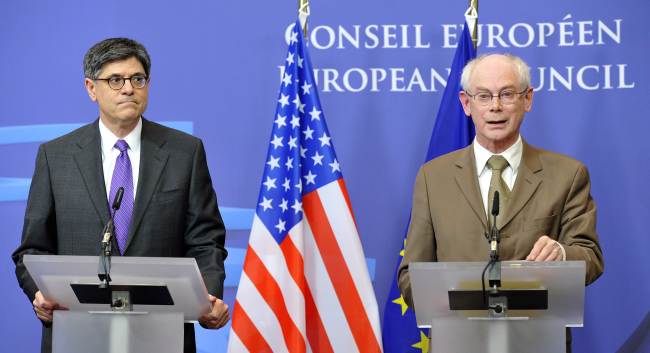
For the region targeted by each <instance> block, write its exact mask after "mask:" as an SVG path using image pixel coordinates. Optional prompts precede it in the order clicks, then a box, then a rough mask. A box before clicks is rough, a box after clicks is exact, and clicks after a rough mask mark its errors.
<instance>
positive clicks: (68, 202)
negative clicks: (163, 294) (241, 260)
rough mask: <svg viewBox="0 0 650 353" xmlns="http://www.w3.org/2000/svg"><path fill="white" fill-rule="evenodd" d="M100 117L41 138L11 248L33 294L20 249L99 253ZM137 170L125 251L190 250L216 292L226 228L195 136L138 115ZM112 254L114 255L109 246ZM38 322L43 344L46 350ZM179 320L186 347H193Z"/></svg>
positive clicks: (105, 206) (103, 203) (102, 202)
mask: <svg viewBox="0 0 650 353" xmlns="http://www.w3.org/2000/svg"><path fill="white" fill-rule="evenodd" d="M100 140H101V138H100V134H99V126H98V121H95V122H94V123H92V124H89V125H86V126H83V127H81V128H79V129H77V130H75V131H73V132H71V133H69V134H67V135H65V136H62V137H60V138H57V139H55V140H53V141H50V142H47V143H45V144H43V145H41V146H40V148H39V151H38V156H37V158H36V168H35V171H34V177H33V179H32V184H31V187H30V191H29V198H28V201H27V210H26V212H25V223H24V227H23V235H22V242H21V244H20V246H19V247H18V249H16V251H15V252H14V253H13V255H12V258H13V260H14V262H15V263H16V276H17V277H18V282H19V284H20V286H21V288H22V289H23V291H24V292H25V294H26V295H27V296H28V297H29V299H30V300H33V299H34V295H35V293H36V291H38V288H37V287H36V285H35V284H34V281H33V280H32V278H31V277H30V275H29V273H28V271H27V269H26V268H25V266H24V264H23V262H22V258H23V255H25V254H59V255H98V254H99V252H100V238H101V232H102V228H103V226H104V224H106V222H107V221H108V219H109V203H108V200H107V198H106V187H105V183H104V174H103V170H102V159H101V146H100V144H101V141H100ZM141 141H142V142H141V151H140V171H139V173H140V174H139V179H138V186H137V194H136V199H135V203H134V207H133V216H132V219H131V225H130V228H129V237H128V242H127V245H126V248H125V251H124V256H161V257H193V258H195V259H196V262H197V263H198V266H199V269H200V271H201V273H202V275H203V280H204V282H205V285H206V287H207V289H208V292H209V293H210V294H212V295H214V296H217V297H219V298H221V297H222V296H223V281H224V279H225V272H224V265H223V263H224V259H225V258H226V255H227V253H226V250H225V247H224V242H225V228H224V224H223V221H222V219H221V215H220V214H219V210H218V208H217V198H216V195H215V192H214V189H213V187H212V182H211V179H210V174H209V171H208V166H207V162H206V158H205V150H204V148H203V144H202V142H201V140H199V139H198V138H196V137H193V136H190V135H188V134H185V133H183V132H180V131H177V130H174V129H170V128H167V127H164V126H162V125H159V124H156V123H154V122H150V121H148V120H145V119H142V135H141ZM113 253H114V255H115V256H119V253H118V252H117V251H116V249H115V248H114V249H113ZM50 334H51V329H50V328H47V327H46V328H44V332H43V341H42V346H43V349H42V351H43V352H49V350H51V337H50ZM195 350H196V348H195V345H194V329H193V326H192V325H185V351H186V352H193V351H195Z"/></svg>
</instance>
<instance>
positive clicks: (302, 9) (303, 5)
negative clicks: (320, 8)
mask: <svg viewBox="0 0 650 353" xmlns="http://www.w3.org/2000/svg"><path fill="white" fill-rule="evenodd" d="M308 17H309V0H298V18H299V19H300V25H301V26H302V34H303V37H304V38H305V40H307V38H308V36H307V18H308Z"/></svg>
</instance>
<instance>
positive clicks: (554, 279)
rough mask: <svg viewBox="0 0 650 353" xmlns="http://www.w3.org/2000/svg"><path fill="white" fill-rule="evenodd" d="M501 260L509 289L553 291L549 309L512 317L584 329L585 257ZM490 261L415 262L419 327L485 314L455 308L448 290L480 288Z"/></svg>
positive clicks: (411, 270)
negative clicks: (449, 299)
mask: <svg viewBox="0 0 650 353" xmlns="http://www.w3.org/2000/svg"><path fill="white" fill-rule="evenodd" d="M501 264H502V268H501V271H502V272H501V278H502V288H503V289H546V290H548V310H541V311H536V312H511V313H510V314H511V315H510V316H513V317H516V316H520V317H526V319H540V320H542V319H552V320H556V321H557V320H559V321H561V322H564V325H565V326H573V327H582V325H583V314H584V293H585V270H586V269H585V263H584V262H583V261H556V262H532V261H503V262H502V263H501ZM485 265H486V262H414V263H411V264H410V265H409V274H410V277H411V289H412V293H413V302H414V305H415V314H416V317H417V323H418V326H419V327H422V328H430V327H431V323H432V321H433V320H434V319H438V318H462V317H466V318H477V317H480V316H481V315H482V313H478V312H469V311H452V310H449V301H448V291H449V290H459V289H464V290H480V289H481V272H482V271H483V268H484V267H485ZM486 286H487V284H486ZM485 314H487V311H486V312H485Z"/></svg>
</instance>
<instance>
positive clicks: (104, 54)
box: [84, 38, 151, 80]
mask: <svg viewBox="0 0 650 353" xmlns="http://www.w3.org/2000/svg"><path fill="white" fill-rule="evenodd" d="M131 57H135V58H136V59H138V61H140V64H142V67H143V68H144V73H145V75H147V77H149V72H150V70H151V59H150V58H149V53H147V49H145V47H144V46H143V45H142V44H140V43H138V42H136V41H134V40H133V39H129V38H109V39H105V40H103V41H101V42H99V43H97V44H95V45H93V46H92V48H90V49H88V52H86V55H85V56H84V76H85V77H86V78H89V79H91V80H94V79H96V78H98V77H99V74H100V73H101V71H102V68H103V67H104V65H105V64H107V63H110V62H113V61H119V60H126V59H128V58H131Z"/></svg>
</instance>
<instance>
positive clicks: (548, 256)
mask: <svg viewBox="0 0 650 353" xmlns="http://www.w3.org/2000/svg"><path fill="white" fill-rule="evenodd" d="M526 260H528V261H561V260H562V249H561V248H560V244H559V243H558V242H556V241H555V240H553V239H551V238H550V237H549V236H548V235H542V236H541V237H539V239H537V241H536V242H535V245H533V250H531V251H530V254H528V256H527V257H526Z"/></svg>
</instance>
